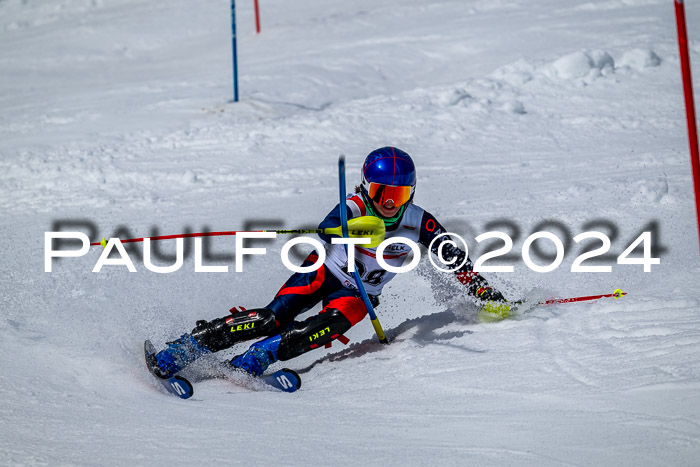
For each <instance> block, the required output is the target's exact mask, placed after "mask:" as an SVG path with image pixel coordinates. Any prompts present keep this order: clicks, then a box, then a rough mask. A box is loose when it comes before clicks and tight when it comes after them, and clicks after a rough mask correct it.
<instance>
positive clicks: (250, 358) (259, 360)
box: [231, 334, 281, 376]
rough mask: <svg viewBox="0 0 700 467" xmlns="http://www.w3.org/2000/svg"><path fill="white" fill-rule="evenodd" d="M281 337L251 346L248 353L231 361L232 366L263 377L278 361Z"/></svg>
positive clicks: (270, 338)
mask: <svg viewBox="0 0 700 467" xmlns="http://www.w3.org/2000/svg"><path fill="white" fill-rule="evenodd" d="M280 339H281V338H280V335H279V334H278V335H276V336H272V337H268V338H267V339H265V340H262V341H260V342H256V343H255V344H253V345H251V346H250V348H249V349H248V351H247V352H246V353H244V354H243V355H239V356H237V357H235V358H234V359H233V360H231V366H232V367H234V368H236V369H239V370H243V371H246V372H248V373H250V374H251V375H253V376H260V375H262V374H263V373H264V372H265V370H267V367H269V366H270V365H271V364H273V363H275V362H276V361H277V351H278V349H279V347H280Z"/></svg>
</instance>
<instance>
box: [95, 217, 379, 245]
mask: <svg viewBox="0 0 700 467" xmlns="http://www.w3.org/2000/svg"><path fill="white" fill-rule="evenodd" d="M354 221H355V222H354V224H353V226H352V229H350V230H349V232H348V233H349V236H350V237H355V238H357V237H360V238H369V239H370V240H371V242H372V243H371V244H376V245H379V244H380V243H381V242H382V241H384V234H385V227H384V223H383V222H382V221H381V219H378V218H376V217H371V216H364V217H358V218H357V219H354ZM253 232H263V233H276V234H282V235H301V234H326V235H341V234H342V230H341V228H340V227H327V228H325V229H292V230H230V231H223V232H199V233H186V234H177V235H160V236H157V237H139V238H127V239H124V240H121V239H120V240H119V242H120V243H136V242H143V241H144V240H146V239H149V240H170V239H174V238H194V237H223V236H227V235H236V234H239V233H253ZM90 245H91V246H97V245H102V246H103V247H104V246H106V245H107V240H106V239H105V238H104V237H102V241H100V242H94V243H91V244H90Z"/></svg>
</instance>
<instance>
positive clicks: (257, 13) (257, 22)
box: [254, 0, 260, 34]
mask: <svg viewBox="0 0 700 467" xmlns="http://www.w3.org/2000/svg"><path fill="white" fill-rule="evenodd" d="M254 2H255V32H256V34H260V8H258V0H254Z"/></svg>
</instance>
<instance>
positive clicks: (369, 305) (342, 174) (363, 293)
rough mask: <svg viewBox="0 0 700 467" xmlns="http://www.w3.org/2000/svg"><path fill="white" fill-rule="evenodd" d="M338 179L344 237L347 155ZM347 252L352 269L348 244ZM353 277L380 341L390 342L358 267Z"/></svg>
mask: <svg viewBox="0 0 700 467" xmlns="http://www.w3.org/2000/svg"><path fill="white" fill-rule="evenodd" d="M338 180H339V182H340V183H339V185H340V205H339V208H340V225H341V227H342V234H343V238H347V237H348V213H347V208H346V204H345V196H346V195H347V193H346V192H345V157H343V156H340V158H339V159H338ZM345 252H346V256H348V270H350V255H349V253H348V245H345ZM352 277H353V278H354V279H355V284H357V289H358V290H359V291H360V297H361V298H362V301H363V302H364V304H365V307H366V308H367V313H368V314H369V318H370V320H371V321H372V326H374V332H375V333H376V334H377V338H379V342H381V343H382V344H388V343H389V340H388V339H387V338H386V334H384V329H382V325H381V323H379V319H378V318H377V315H376V313H375V312H374V307H373V306H372V302H370V300H369V296H367V291H366V290H365V286H364V285H363V284H362V279H361V278H360V274H359V273H358V272H357V268H355V270H354V271H353V272H352Z"/></svg>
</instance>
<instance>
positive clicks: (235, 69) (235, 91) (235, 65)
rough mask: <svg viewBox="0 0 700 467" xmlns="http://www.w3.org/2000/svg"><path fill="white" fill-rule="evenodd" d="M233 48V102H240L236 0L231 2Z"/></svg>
mask: <svg viewBox="0 0 700 467" xmlns="http://www.w3.org/2000/svg"><path fill="white" fill-rule="evenodd" d="M231 48H232V50H233V102H238V54H237V53H236V0H231Z"/></svg>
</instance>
